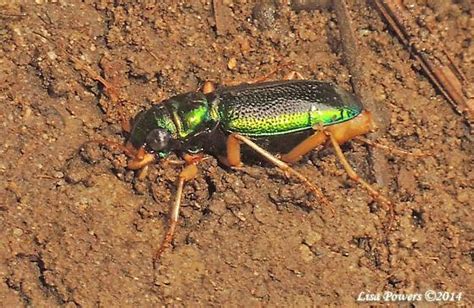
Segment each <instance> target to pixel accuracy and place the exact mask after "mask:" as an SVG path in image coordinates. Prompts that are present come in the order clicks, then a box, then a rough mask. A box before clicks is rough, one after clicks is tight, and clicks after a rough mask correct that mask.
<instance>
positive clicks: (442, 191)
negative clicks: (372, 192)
mask: <svg viewBox="0 0 474 308" xmlns="http://www.w3.org/2000/svg"><path fill="white" fill-rule="evenodd" d="M143 2H145V3H148V4H141V5H138V4H134V3H136V1H111V0H110V1H107V0H88V1H79V0H75V1H74V0H72V1H63V0H59V1H46V0H36V1H24V2H22V1H13V2H11V1H0V23H1V27H0V38H1V41H2V45H1V48H0V54H1V57H0V103H1V105H0V106H1V111H0V119H1V122H0V123H1V131H0V132H1V136H2V138H1V140H2V141H1V147H0V175H1V178H0V220H1V225H2V227H1V229H0V238H1V241H0V275H1V286H0V302H2V303H3V306H21V305H23V306H29V305H34V306H52V305H53V306H55V305H70V306H73V305H80V306H87V307H89V306H95V305H100V306H109V305H114V304H115V305H116V304H121V305H126V306H131V305H134V306H135V305H147V306H150V305H156V304H178V305H181V304H182V305H189V304H200V305H204V304H213V305H222V304H234V305H237V306H244V305H245V306H247V305H262V304H265V305H272V306H287V305H292V306H313V305H317V304H329V303H333V304H337V305H350V304H353V303H354V302H355V299H356V298H357V295H358V294H359V293H360V292H361V291H366V292H367V291H369V292H373V293H376V292H382V291H385V290H391V291H393V292H397V293H413V292H424V291H426V290H429V289H433V290H437V291H442V290H446V291H449V292H463V298H462V302H463V303H465V304H466V305H469V303H471V304H472V301H473V300H474V298H473V296H472V293H469V292H470V291H471V292H472V287H473V281H472V270H473V251H472V249H473V248H472V247H473V246H472V244H473V243H472V234H473V233H472V227H473V225H472V222H473V221H474V220H473V217H472V205H473V199H474V192H473V183H474V171H473V163H472V158H473V146H472V141H471V139H470V138H471V136H470V135H469V133H468V128H467V126H466V124H465V123H464V121H463V118H462V117H461V116H460V115H458V114H456V113H455V112H454V111H453V109H452V107H451V106H450V105H449V104H448V103H447V102H446V100H445V99H444V98H443V97H442V96H440V94H439V93H438V92H437V91H436V90H435V89H434V88H433V86H432V84H431V83H430V82H429V81H428V80H427V79H426V78H425V76H424V75H423V74H422V73H420V72H419V71H418V68H419V65H418V63H416V62H414V61H413V60H412V59H411V58H410V54H409V53H408V51H407V50H406V48H405V47H404V46H402V45H401V44H400V43H399V42H398V41H397V40H396V39H395V38H394V36H393V35H392V34H391V33H389V31H387V29H386V25H385V24H384V22H383V21H382V19H381V17H380V16H379V15H378V13H377V12H376V11H375V10H374V9H373V8H372V7H371V6H370V2H369V4H368V3H366V2H365V1H355V2H356V3H355V4H352V5H351V8H352V11H351V14H352V16H353V18H354V27H355V30H356V34H357V36H358V39H359V40H360V42H361V43H362V46H361V48H362V51H361V52H363V54H364V59H365V62H366V65H367V67H366V68H367V71H368V73H370V80H371V81H372V82H371V84H370V87H371V89H369V90H370V92H371V93H372V94H373V97H374V100H375V101H376V103H377V104H380V105H381V106H382V108H383V109H384V110H386V112H387V114H388V115H389V119H388V120H387V125H388V129H387V132H386V133H384V136H383V138H382V139H381V140H380V142H382V143H385V144H390V145H393V146H395V147H397V148H401V149H408V150H421V151H431V152H432V153H433V155H430V156H429V157H426V158H414V157H398V156H392V155H387V157H388V160H389V169H387V170H386V175H387V176H388V179H389V182H388V184H387V185H386V186H385V187H379V189H380V190H381V191H383V192H384V194H385V195H387V196H389V198H390V199H391V200H393V201H394V203H395V214H396V220H395V222H394V226H393V229H392V230H391V231H387V230H386V229H385V227H384V225H385V224H386V222H387V213H386V211H385V210H384V208H383V207H381V206H380V205H379V204H378V203H377V202H374V201H373V199H372V198H371V197H370V196H369V195H368V194H367V193H366V192H365V191H364V190H363V189H361V188H360V187H358V186H357V185H355V184H354V183H353V182H352V181H351V180H350V179H349V178H348V177H347V175H346V174H345V172H344V171H343V169H342V168H341V166H340V164H339V163H338V161H337V159H336V157H335V156H334V154H333V151H332V150H330V149H328V150H323V151H319V152H316V151H315V152H314V153H312V154H311V155H309V156H308V157H307V158H306V159H304V160H303V161H302V162H301V163H298V164H296V165H295V168H296V169H297V170H298V171H300V172H301V173H303V174H305V175H306V176H307V177H309V178H310V179H311V180H312V181H313V182H314V183H316V184H318V185H319V186H321V187H322V189H323V190H324V193H325V195H326V196H327V197H328V199H330V201H331V204H332V206H333V207H334V213H332V212H331V211H330V210H328V209H325V208H321V207H319V206H318V201H317V199H316V198H314V197H313V196H311V194H309V193H308V192H307V191H306V189H305V188H304V186H303V185H302V184H300V183H299V182H298V181H295V180H292V179H286V178H285V177H284V176H282V175H281V174H280V173H279V172H278V171H277V170H276V169H275V168H273V167H271V166H269V165H267V164H261V165H260V164H258V163H257V164H250V165H247V166H246V167H245V168H243V170H241V171H232V170H228V169H226V168H223V167H222V166H221V165H219V164H218V163H217V161H216V160H215V159H214V158H212V157H211V158H210V159H208V160H206V161H204V162H203V163H202V166H201V172H200V174H199V176H198V177H197V179H196V180H194V181H192V182H191V183H190V184H188V185H187V186H186V188H185V200H184V201H183V208H182V212H181V215H180V223H179V227H178V232H177V235H176V238H175V240H174V245H173V248H172V249H171V250H169V251H167V252H166V253H165V255H164V256H163V257H162V258H161V260H160V261H161V262H160V266H159V268H158V269H157V270H154V269H153V266H152V256H153V253H154V252H155V251H156V249H157V248H158V246H159V244H160V241H161V239H162V237H163V234H164V231H165V228H166V224H167V218H166V217H167V216H166V215H167V212H168V209H169V206H170V203H171V200H172V198H173V195H174V191H175V185H174V182H175V180H176V176H177V173H178V171H179V170H180V168H181V167H180V166H173V165H167V166H163V165H159V164H158V165H156V166H154V167H153V168H151V171H150V172H149V174H148V176H147V178H146V179H144V180H143V181H137V179H136V177H134V174H133V172H131V171H128V170H126V169H125V168H124V166H125V161H126V157H125V156H124V155H123V154H122V153H120V151H114V150H111V149H106V148H98V147H93V146H89V147H86V148H85V149H84V150H82V151H80V150H79V149H80V148H81V145H82V144H83V143H85V142H86V141H90V140H95V139H108V140H115V141H118V142H123V140H124V139H123V135H122V134H121V126H120V124H121V121H122V119H124V118H127V117H129V116H133V115H134V114H136V113H137V112H138V111H139V110H141V109H144V108H148V107H150V106H151V105H152V103H153V102H155V103H156V102H159V101H160V100H161V99H163V98H166V97H169V96H171V95H174V94H177V93H182V92H187V91H193V90H195V89H196V88H197V87H198V86H199V84H200V83H201V82H202V81H203V80H216V81H224V80H237V81H245V80H250V79H252V78H255V77H259V76H262V75H265V74H266V73H268V72H270V71H272V70H274V69H275V68H277V67H278V66H279V64H280V63H282V62H287V61H289V60H293V61H294V65H293V66H292V67H291V68H283V69H281V72H279V75H278V76H277V78H278V77H280V78H281V76H282V75H284V74H285V73H287V72H288V71H289V70H290V69H292V70H297V71H299V72H301V73H303V75H305V76H306V77H307V78H312V79H319V80H332V81H334V82H336V83H338V84H340V85H341V86H343V87H345V88H347V89H350V83H349V77H350V76H349V72H348V69H347V68H346V67H345V66H344V63H343V60H342V55H341V44H340V41H339V35H338V28H337V23H336V20H335V17H334V14H333V13H331V12H330V11H327V10H326V9H321V10H308V7H304V6H303V10H299V9H300V8H301V6H298V5H293V7H291V6H289V5H287V4H284V3H286V1H280V2H284V3H282V4H279V5H276V6H275V5H274V3H273V2H272V1H264V2H265V3H264V4H260V5H257V6H256V5H255V3H254V1H241V2H242V3H244V4H232V3H233V2H232V1H224V3H227V4H225V5H224V6H223V7H221V8H219V10H218V15H219V16H217V25H216V18H215V16H214V13H213V9H212V1H198V0H193V1H180V2H181V4H177V2H178V1H174V0H169V1H157V2H159V3H160V4H153V2H154V1H143ZM296 2H298V3H299V5H300V4H301V2H303V1H296ZM306 2H308V1H306ZM322 2H327V1H322ZM409 2H410V3H411V4H412V5H414V6H413V7H412V8H411V9H412V10H413V11H414V12H415V13H416V14H418V16H420V17H421V18H424V20H425V22H426V24H427V25H428V26H429V27H430V28H432V30H433V31H434V32H435V33H436V34H437V35H438V36H439V37H440V38H441V40H442V41H443V42H444V43H445V44H446V47H447V51H448V53H449V54H450V55H451V56H452V57H453V59H454V61H455V62H456V64H457V65H458V66H459V67H460V69H461V70H462V71H463V72H464V74H466V76H467V78H468V80H469V81H470V82H471V84H472V82H473V81H474V65H473V59H474V45H473V42H472V38H473V37H474V33H473V31H474V19H473V17H472V10H473V7H472V6H471V3H470V1H454V2H453V3H451V2H449V1H409ZM426 2H427V3H426ZM309 8H311V5H310V6H309ZM100 78H103V79H105V81H106V87H104V84H103V83H102V82H100V80H99V79H100ZM344 151H345V154H346V155H347V157H348V159H349V161H350V162H351V164H352V166H353V167H354V168H355V169H356V170H357V171H358V172H359V173H360V174H361V175H362V176H363V177H364V178H367V179H368V181H369V182H374V181H375V180H374V176H373V174H372V172H371V171H370V170H371V167H370V166H371V160H370V155H369V153H368V151H367V147H365V146H362V145H358V144H356V143H350V144H349V145H347V146H345V147H344ZM314 206H316V209H312V208H313V207H314ZM469 217H470V218H469Z"/></svg>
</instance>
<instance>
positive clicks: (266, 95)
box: [125, 80, 392, 261]
mask: <svg viewBox="0 0 474 308" xmlns="http://www.w3.org/2000/svg"><path fill="white" fill-rule="evenodd" d="M374 129H375V125H374V122H373V120H372V116H371V113H370V112H369V111H367V110H365V109H364V106H363V104H362V103H361V101H360V100H359V99H358V98H357V97H356V96H355V95H354V94H352V93H350V92H348V91H346V90H344V89H342V88H341V87H339V86H337V85H335V84H333V83H331V82H324V81H316V80H282V81H271V82H259V83H253V84H248V83H246V84H241V85H237V86H221V87H217V88H214V87H213V86H212V85H210V84H205V85H204V87H203V90H202V91H195V92H188V93H184V94H179V95H176V96H173V97H170V98H168V99H166V100H164V101H162V102H161V103H159V104H155V105H153V106H152V107H151V108H150V109H148V110H145V111H142V112H140V113H139V114H138V115H137V116H136V117H135V119H134V121H133V125H132V127H131V130H130V137H129V139H128V141H127V144H126V146H125V149H126V152H127V153H128V155H129V156H130V157H131V159H130V160H129V162H128V165H127V167H128V168H129V169H132V170H139V169H140V170H146V168H147V167H148V166H149V165H150V164H151V163H152V162H154V161H156V160H161V159H165V158H166V157H167V156H168V155H169V153H171V152H177V153H179V154H182V157H183V158H184V160H185V161H186V166H185V167H184V168H183V170H182V171H181V173H180V174H179V178H178V183H177V191H176V196H175V199H174V203H173V206H172V208H171V211H170V217H169V226H168V231H167V233H166V235H165V237H164V239H163V242H162V244H161V246H160V248H159V249H158V251H157V253H156V255H155V261H156V260H157V259H158V258H159V257H160V255H161V254H162V253H163V251H165V250H166V249H167V248H168V247H169V246H170V245H171V242H172V239H173V235H174V232H175V229H176V226H177V222H178V216H179V210H180V204H181V199H182V194H183V187H184V185H185V183H186V182H187V181H190V180H191V179H193V178H194V177H195V176H196V175H197V172H198V168H197V165H198V163H199V161H200V160H201V159H202V158H203V155H202V153H208V154H212V155H215V156H217V157H218V158H219V160H220V161H221V162H222V163H223V164H225V165H226V166H229V167H239V166H241V165H242V162H241V144H245V145H246V146H247V149H251V150H253V151H254V152H256V153H258V154H259V155H261V156H262V157H263V158H265V159H266V160H268V161H270V162H271V163H272V164H274V165H275V166H276V167H278V168H279V169H281V170H282V171H283V172H284V173H285V174H287V175H291V176H294V177H296V178H298V179H299V180H301V181H302V182H303V183H304V184H305V185H307V186H308V187H309V188H310V189H311V190H312V191H313V192H314V193H315V194H316V195H317V197H318V198H319V200H321V202H322V203H323V204H328V201H327V199H326V198H325V197H324V195H323V193H322V192H321V190H320V189H319V188H318V187H317V186H315V185H314V184H313V183H311V182H310V181H309V180H308V179H307V178H306V177H304V176H303V175H302V174H301V173H299V172H298V171H296V170H294V169H293V168H291V167H290V165H289V164H291V163H295V162H297V161H298V160H300V159H301V158H302V157H303V156H304V155H305V154H307V153H308V152H310V151H311V150H313V149H315V148H316V147H318V146H319V145H324V144H326V143H329V144H331V145H332V146H333V148H334V150H335V153H336V155H337V157H338V158H339V160H340V162H341V164H342V166H343V167H344V169H345V170H346V172H347V173H348V175H349V177H350V178H351V179H353V180H354V181H356V182H357V183H359V184H360V185H362V186H363V187H364V188H365V189H366V190H368V192H369V193H371V194H372V195H373V197H374V198H375V199H377V200H378V201H379V202H380V203H383V204H388V205H389V209H391V208H392V203H391V201H390V200H388V199H387V198H386V197H384V196H383V195H381V194H380V193H379V192H378V191H377V190H376V189H374V188H373V187H372V186H371V185H370V184H368V183H367V182H366V181H365V180H363V179H362V178H360V177H359V176H358V175H357V174H356V172H355V171H354V170H353V169H352V167H351V166H350V164H349V163H348V162H347V160H346V158H345V157H344V154H343V152H342V150H341V148H340V146H339V145H340V144H343V143H345V142H347V141H349V140H351V139H354V138H359V136H361V135H365V134H367V133H369V132H371V131H373V130H374ZM271 153H278V154H275V155H273V154H271ZM391 213H392V210H391Z"/></svg>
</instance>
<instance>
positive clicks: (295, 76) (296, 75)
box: [283, 71, 304, 80]
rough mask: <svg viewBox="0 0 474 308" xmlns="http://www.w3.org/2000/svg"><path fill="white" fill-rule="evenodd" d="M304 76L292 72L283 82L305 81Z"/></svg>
mask: <svg viewBox="0 0 474 308" xmlns="http://www.w3.org/2000/svg"><path fill="white" fill-rule="evenodd" d="M303 79H304V76H303V75H301V73H299V72H297V71H291V72H289V73H288V74H286V75H285V76H284V77H283V80H303Z"/></svg>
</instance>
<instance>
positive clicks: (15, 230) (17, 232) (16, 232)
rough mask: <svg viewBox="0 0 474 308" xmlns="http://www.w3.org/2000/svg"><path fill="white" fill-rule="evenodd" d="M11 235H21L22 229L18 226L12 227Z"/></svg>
mask: <svg viewBox="0 0 474 308" xmlns="http://www.w3.org/2000/svg"><path fill="white" fill-rule="evenodd" d="M13 235H14V236H22V235H23V230H21V229H20V228H15V229H13Z"/></svg>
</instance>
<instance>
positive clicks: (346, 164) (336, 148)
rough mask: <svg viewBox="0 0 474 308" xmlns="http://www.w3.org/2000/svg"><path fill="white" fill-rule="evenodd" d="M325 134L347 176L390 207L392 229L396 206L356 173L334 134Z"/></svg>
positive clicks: (326, 131)
mask: <svg viewBox="0 0 474 308" xmlns="http://www.w3.org/2000/svg"><path fill="white" fill-rule="evenodd" d="M324 133H325V134H326V135H327V136H328V138H329V141H330V142H331V145H332V146H333V148H334V151H335V152H336V156H337V158H338V159H339V161H340V162H341V164H342V166H343V168H344V170H345V171H346V173H347V175H348V176H349V177H350V178H351V179H352V180H353V181H355V182H357V183H358V184H360V185H361V186H362V187H364V188H365V189H366V190H367V191H368V192H369V193H370V194H371V195H372V197H373V198H374V199H375V200H377V201H378V202H379V203H382V204H385V205H387V206H388V208H387V211H388V212H389V213H390V219H389V223H388V228H389V229H390V227H391V225H392V221H393V217H394V204H393V203H392V202H391V201H390V200H389V199H388V198H386V197H385V196H383V195H382V194H381V193H380V192H378V191H377V190H376V189H375V188H373V187H372V185H370V184H369V183H367V182H366V181H365V180H364V179H362V178H361V177H360V176H359V175H358V174H357V173H356V172H355V171H354V169H352V167H351V165H350V164H349V162H348V161H347V159H346V157H345V156H344V153H342V150H341V147H340V146H339V143H338V141H337V139H336V137H334V135H333V133H331V132H330V131H328V130H324Z"/></svg>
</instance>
